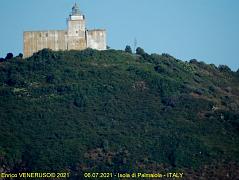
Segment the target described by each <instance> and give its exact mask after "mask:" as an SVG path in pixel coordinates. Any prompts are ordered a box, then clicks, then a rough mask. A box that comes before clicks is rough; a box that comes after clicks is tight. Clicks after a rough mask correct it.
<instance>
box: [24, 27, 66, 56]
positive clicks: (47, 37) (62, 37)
mask: <svg viewBox="0 0 239 180" xmlns="http://www.w3.org/2000/svg"><path fill="white" fill-rule="evenodd" d="M23 38H24V57H29V56H31V55H32V54H33V53H35V52H38V51H40V50H42V49H44V48H49V49H52V50H55V51H58V50H67V49H68V47H67V41H68V39H67V38H68V37H67V32H66V31H57V30H55V31H34V32H30V31H29V32H24V37H23Z"/></svg>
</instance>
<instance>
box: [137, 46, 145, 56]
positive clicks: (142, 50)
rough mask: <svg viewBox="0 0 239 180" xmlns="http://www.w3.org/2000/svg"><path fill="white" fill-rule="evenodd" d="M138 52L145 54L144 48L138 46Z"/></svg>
mask: <svg viewBox="0 0 239 180" xmlns="http://www.w3.org/2000/svg"><path fill="white" fill-rule="evenodd" d="M136 54H138V55H144V54H145V52H144V49H143V48H141V47H137V49H136Z"/></svg>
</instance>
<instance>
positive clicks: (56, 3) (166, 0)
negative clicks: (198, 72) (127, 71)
mask: <svg viewBox="0 0 239 180" xmlns="http://www.w3.org/2000/svg"><path fill="white" fill-rule="evenodd" d="M75 2H77V3H78V4H79V5H80V9H81V12H82V13H83V14H84V15H85V16H86V20H87V28H88V29H94V28H103V29H106V30H107V44H108V46H110V47H111V48H113V49H124V48H125V46H126V45H131V47H132V48H133V47H134V39H136V40H137V46H139V47H142V48H143V49H144V50H145V51H146V52H148V53H158V54H161V53H168V54H170V55H172V56H174V57H176V58H178V59H181V60H184V61H189V60H190V59H197V60H199V61H204V62H206V63H208V64H211V63H212V64H215V65H219V64H225V65H228V66H229V67H230V68H231V69H232V70H237V69H238V68H239V55H238V54H239V0H0V25H1V26H0V57H5V56H6V54H7V53H8V52H12V53H13V54H14V55H18V54H19V53H22V52H23V32H24V31H34V30H54V29H57V30H64V29H66V28H67V27H66V19H67V17H68V16H69V14H70V12H71V8H72V6H73V4H74V3H75Z"/></svg>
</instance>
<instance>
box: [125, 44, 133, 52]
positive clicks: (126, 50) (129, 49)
mask: <svg viewBox="0 0 239 180" xmlns="http://www.w3.org/2000/svg"><path fill="white" fill-rule="evenodd" d="M125 52H127V53H130V54H132V49H131V47H130V46H129V45H127V46H126V47H125Z"/></svg>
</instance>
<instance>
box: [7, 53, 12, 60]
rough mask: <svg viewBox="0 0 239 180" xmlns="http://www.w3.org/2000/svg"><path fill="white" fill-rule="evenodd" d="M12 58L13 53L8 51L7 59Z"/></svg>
mask: <svg viewBox="0 0 239 180" xmlns="http://www.w3.org/2000/svg"><path fill="white" fill-rule="evenodd" d="M12 58H13V54H12V53H7V56H6V57H5V59H6V60H8V59H12Z"/></svg>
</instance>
